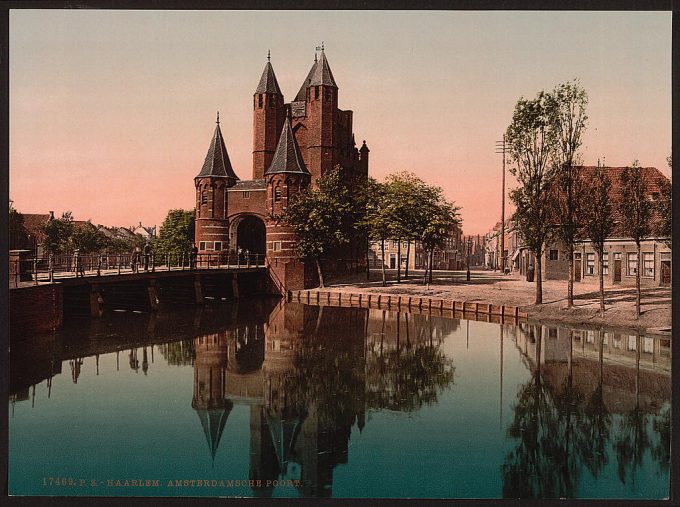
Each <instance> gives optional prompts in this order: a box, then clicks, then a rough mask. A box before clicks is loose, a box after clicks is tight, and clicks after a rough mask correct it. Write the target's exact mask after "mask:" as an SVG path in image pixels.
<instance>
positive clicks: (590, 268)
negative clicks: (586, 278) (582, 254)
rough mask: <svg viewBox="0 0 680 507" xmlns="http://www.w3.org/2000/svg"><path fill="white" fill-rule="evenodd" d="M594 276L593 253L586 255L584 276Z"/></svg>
mask: <svg viewBox="0 0 680 507" xmlns="http://www.w3.org/2000/svg"><path fill="white" fill-rule="evenodd" d="M594 274H595V254H594V253H587V254H586V275H594Z"/></svg>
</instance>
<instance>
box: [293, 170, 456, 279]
mask: <svg viewBox="0 0 680 507" xmlns="http://www.w3.org/2000/svg"><path fill="white" fill-rule="evenodd" d="M458 212H459V208H458V207H456V206H455V205H454V204H453V203H451V202H449V201H447V200H446V199H445V198H444V195H443V191H442V189H441V188H439V187H434V186H431V185H428V184H426V183H425V182H424V181H423V180H421V179H420V178H418V177H417V176H416V175H414V174H412V173H408V172H402V173H396V174H391V175H389V176H388V177H387V178H386V180H385V181H384V182H378V181H376V180H375V179H373V178H366V177H355V178H346V177H344V176H343V169H342V168H341V167H340V166H337V167H336V168H335V169H333V170H332V171H329V172H328V173H326V174H324V175H323V176H322V177H321V178H319V180H318V188H310V189H307V190H306V191H305V192H303V193H302V194H301V195H300V197H299V198H298V199H295V200H293V201H292V202H291V203H290V204H289V205H288V208H287V209H286V211H285V213H284V215H283V217H282V219H283V220H284V221H285V222H286V223H287V224H288V225H290V226H291V227H292V228H293V230H294V231H295V233H296V235H297V244H296V249H297V254H298V255H299V256H300V257H301V258H307V259H311V260H313V261H314V262H315V263H316V266H317V271H318V275H319V285H320V286H321V287H323V286H324V275H323V259H324V258H325V257H326V256H328V255H329V254H332V253H333V252H337V250H338V249H339V248H342V247H343V246H345V245H348V244H349V243H350V242H351V241H352V240H353V239H354V238H361V239H362V240H363V241H378V242H380V246H381V252H382V257H383V259H384V256H385V241H386V240H388V239H391V240H398V245H399V247H398V248H399V251H398V253H397V255H398V258H399V259H401V244H402V240H407V241H408V242H409V246H408V247H407V262H406V265H407V266H408V256H410V254H411V252H410V244H411V241H418V242H420V243H421V245H422V247H423V250H424V252H425V255H426V259H427V269H426V270H425V277H424V280H425V281H427V280H429V281H431V280H432V256H433V252H434V249H435V248H437V247H442V246H443V245H444V242H445V241H446V239H447V238H448V237H449V236H450V234H451V231H452V229H453V228H454V227H456V226H460V223H461V219H460V215H459V213H458ZM368 255H369V252H368V250H367V252H366V270H367V271H366V276H367V277H368V276H369V258H368ZM400 264H401V263H397V265H398V266H399V267H398V269H397V280H398V281H401V266H400ZM406 269H407V270H408V267H407V268H406ZM405 276H408V271H407V272H406V274H405ZM382 283H383V285H386V277H385V263H384V262H382Z"/></svg>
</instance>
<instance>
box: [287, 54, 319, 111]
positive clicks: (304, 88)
mask: <svg viewBox="0 0 680 507" xmlns="http://www.w3.org/2000/svg"><path fill="white" fill-rule="evenodd" d="M318 64H319V62H317V61H316V58H315V59H314V65H312V68H311V69H309V73H308V74H307V77H306V78H305V80H304V81H303V82H302V86H301V87H300V91H299V92H298V93H297V95H296V96H295V100H294V101H293V102H300V101H303V102H304V101H305V100H307V88H309V83H311V82H312V76H313V75H314V71H315V70H316V66H317V65H318Z"/></svg>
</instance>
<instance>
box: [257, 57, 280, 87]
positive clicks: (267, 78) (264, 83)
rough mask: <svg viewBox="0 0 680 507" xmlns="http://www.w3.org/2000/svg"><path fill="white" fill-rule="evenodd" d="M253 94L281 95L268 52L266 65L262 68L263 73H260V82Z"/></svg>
mask: <svg viewBox="0 0 680 507" xmlns="http://www.w3.org/2000/svg"><path fill="white" fill-rule="evenodd" d="M255 93H272V94H274V93H278V94H279V95H283V94H282V93H281V88H279V82H278V81H277V80H276V75H275V74H274V67H272V64H271V60H270V55H269V52H267V64H266V65H265V66H264V71H263V72H262V77H261V78H260V82H259V83H258V84H257V88H255Z"/></svg>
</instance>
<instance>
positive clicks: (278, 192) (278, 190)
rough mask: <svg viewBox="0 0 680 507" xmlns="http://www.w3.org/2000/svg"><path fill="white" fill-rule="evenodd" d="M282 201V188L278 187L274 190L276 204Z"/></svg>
mask: <svg viewBox="0 0 680 507" xmlns="http://www.w3.org/2000/svg"><path fill="white" fill-rule="evenodd" d="M280 201H281V187H276V188H275V189H274V202H280Z"/></svg>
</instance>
